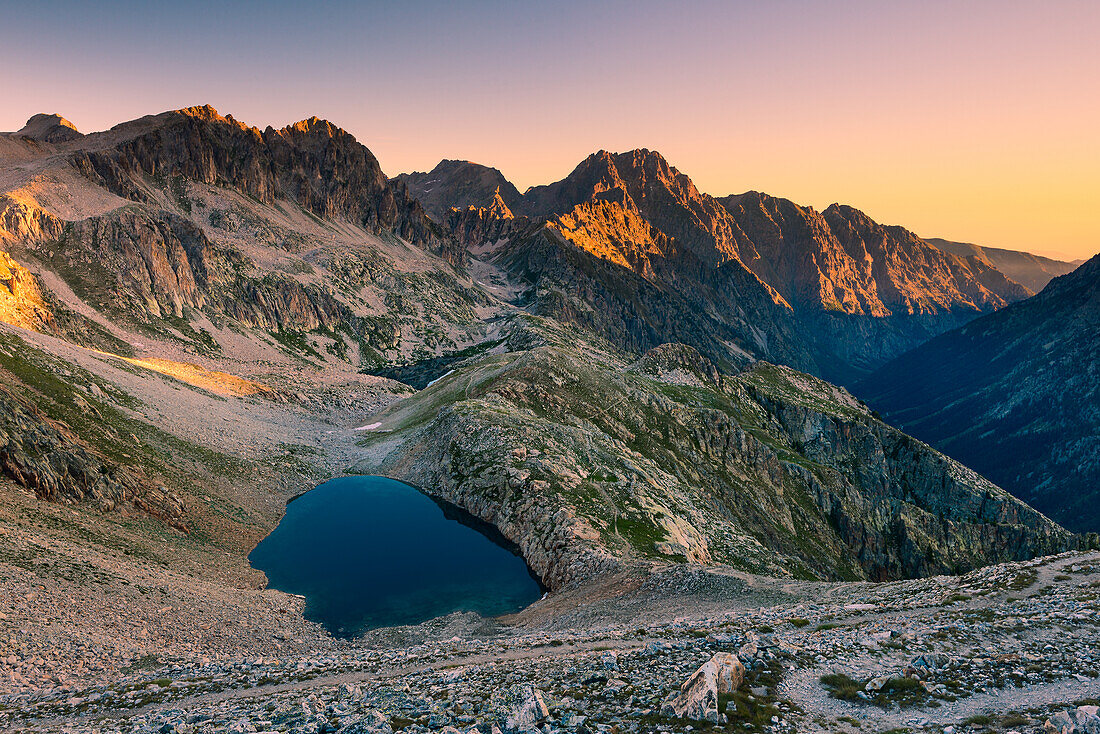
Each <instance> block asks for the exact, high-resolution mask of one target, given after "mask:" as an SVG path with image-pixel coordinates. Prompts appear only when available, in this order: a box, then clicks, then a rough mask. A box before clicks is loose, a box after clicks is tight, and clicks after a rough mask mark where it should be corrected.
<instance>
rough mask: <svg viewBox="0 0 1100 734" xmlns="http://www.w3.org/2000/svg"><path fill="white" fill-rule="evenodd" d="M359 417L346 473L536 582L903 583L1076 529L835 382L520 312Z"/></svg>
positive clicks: (1067, 541) (1066, 539)
mask: <svg viewBox="0 0 1100 734" xmlns="http://www.w3.org/2000/svg"><path fill="white" fill-rule="evenodd" d="M452 369H453V371H452V372H451V373H450V374H448V375H447V376H445V377H444V378H442V379H440V380H439V381H438V382H436V383H435V384H433V385H431V386H430V387H429V388H427V389H426V390H424V391H422V392H421V393H418V394H417V395H416V396H413V397H410V398H407V399H406V400H403V401H401V402H398V403H396V404H394V405H393V406H391V407H390V408H388V409H387V410H386V411H385V412H383V413H381V414H379V415H377V416H374V417H373V418H372V425H373V424H375V423H377V424H378V425H377V426H376V427H375V429H374V430H373V431H372V433H371V434H370V436H369V437H368V438H365V439H363V443H364V446H365V448H364V457H363V459H362V460H361V461H360V462H359V463H358V464H357V469H358V470H360V471H363V472H366V473H382V474H386V475H390V476H394V477H396V478H399V479H403V480H406V481H409V482H410V483H412V484H415V485H417V486H420V487H423V488H425V490H426V491H429V492H431V493H435V494H439V495H441V496H443V497H444V498H446V499H448V500H450V501H452V502H455V503H457V504H459V505H461V506H463V507H464V508H466V509H467V510H469V511H470V512H472V513H473V514H475V515H477V516H478V517H481V518H482V519H484V520H486V521H488V522H491V523H492V524H494V525H496V526H497V527H498V528H499V529H500V530H501V532H503V533H504V535H505V536H507V537H508V538H509V539H511V540H512V541H514V542H515V543H516V544H517V545H518V546H519V547H520V548H521V549H522V551H523V553H524V556H525V558H526V559H527V560H528V562H529V563H530V565H531V566H532V568H534V569H535V570H536V571H537V572H538V573H539V574H540V576H542V578H543V580H544V581H545V582H546V583H547V584H548V585H549V586H550V587H551V588H555V589H558V588H562V587H564V586H568V585H571V584H576V583H578V582H581V581H587V580H591V579H593V578H595V577H597V576H599V575H601V574H606V573H609V572H611V571H614V570H618V569H621V568H623V567H629V566H630V565H631V564H634V563H649V562H662V561H664V562H676V561H679V562H685V561H688V562H692V563H704V564H709V563H719V564H724V565H732V566H735V567H739V568H744V569H746V570H752V571H755V572H760V573H767V574H772V575H794V576H798V577H806V578H827V579H840V578H871V579H887V578H903V577H912V576H923V575H931V574H936V573H943V572H954V571H959V570H965V569H969V568H972V567H975V566H979V565H983V564H985V563H990V562H996V561H999V560H1006V559H1010V558H1027V557H1031V556H1033V555H1037V554H1043V553H1048V552H1054V551H1057V550H1061V549H1063V548H1067V547H1071V546H1073V545H1074V544H1075V543H1076V542H1077V541H1076V540H1075V539H1074V538H1072V537H1071V536H1070V535H1069V534H1068V533H1066V532H1065V531H1064V530H1062V529H1061V528H1059V527H1058V526H1057V525H1055V524H1054V523H1053V522H1051V521H1050V520H1048V519H1047V518H1045V517H1043V516H1042V515H1040V514H1038V513H1037V512H1035V511H1034V510H1031V509H1030V508H1028V507H1027V506H1026V505H1024V504H1023V503H1021V502H1019V501H1017V500H1015V499H1013V498H1012V497H1011V496H1010V495H1008V494H1007V493H1006V492H1004V491H1003V490H1001V489H999V488H998V487H996V486H994V485H993V484H991V483H989V482H987V481H986V480H984V479H982V478H981V477H979V476H978V475H977V474H975V473H974V472H972V471H970V470H968V469H966V468H964V467H963V466H961V465H959V464H957V463H955V462H953V461H951V460H950V459H947V458H946V457H944V456H943V455H941V454H939V453H937V452H935V451H933V450H932V449H930V448H928V447H927V446H925V445H923V444H920V443H919V442H917V441H915V440H913V439H911V438H909V437H907V436H905V435H904V434H902V433H900V432H898V431H897V430H895V429H893V428H890V427H889V426H886V425H885V424H883V423H881V422H880V421H879V420H877V419H876V418H874V417H873V416H872V415H871V413H870V411H869V410H868V409H867V408H866V407H865V406H863V405H862V404H861V403H860V402H859V401H857V400H855V399H854V398H852V397H851V396H850V395H849V394H848V393H846V392H845V391H844V390H842V389H840V388H836V387H834V386H831V385H829V384H827V383H824V382H822V381H820V380H817V379H815V378H812V377H810V376H808V375H804V374H801V373H798V372H795V371H794V370H791V369H789V368H784V367H778V366H775V365H771V364H767V363H759V364H757V365H754V366H753V367H752V368H751V369H748V370H746V371H745V372H743V373H741V374H738V375H736V376H734V377H729V376H723V375H721V374H719V373H718V371H717V370H716V369H715V368H714V367H713V365H711V364H710V363H709V362H708V361H707V360H705V359H704V358H702V357H701V356H700V355H699V354H698V353H697V352H696V351H695V350H694V349H692V348H690V347H687V346H684V345H665V346H663V347H660V348H658V349H656V350H653V351H651V352H650V353H648V354H647V355H646V356H645V358H644V359H643V360H641V361H640V362H637V363H631V362H630V361H629V360H624V359H623V356H622V355H619V354H617V353H616V352H614V351H608V350H607V349H606V348H601V347H600V346H599V345H598V344H594V343H592V342H589V341H586V340H585V338H584V337H583V336H581V335H580V334H578V333H575V332H572V331H570V330H568V329H564V330H563V329H562V328H561V327H557V326H554V325H553V323H552V322H538V321H535V322H531V323H519V324H517V325H516V327H515V331H513V332H512V334H511V335H510V336H509V339H508V350H507V351H504V352H502V353H500V354H493V355H489V356H485V357H479V358H474V359H472V360H469V361H468V362H467V363H464V364H460V365H457V366H453V367H452Z"/></svg>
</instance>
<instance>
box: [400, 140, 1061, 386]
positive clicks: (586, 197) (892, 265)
mask: <svg viewBox="0 0 1100 734" xmlns="http://www.w3.org/2000/svg"><path fill="white" fill-rule="evenodd" d="M395 180H396V181H399V182H401V183H404V184H405V185H406V186H408V188H409V190H410V192H412V193H413V195H414V196H421V197H426V198H427V199H428V200H430V201H431V209H432V212H433V213H434V216H435V217H436V218H437V219H439V220H440V221H441V222H442V223H444V224H445V225H446V227H447V228H448V229H449V230H450V232H451V233H452V234H453V235H454V236H455V238H456V239H458V240H459V241H461V242H463V243H465V244H466V246H467V247H468V248H471V251H472V252H475V253H477V256H478V257H482V258H484V259H488V260H491V261H493V262H494V263H497V264H499V265H500V266H501V267H503V268H504V269H505V270H507V271H508V272H509V273H510V274H511V275H512V276H513V277H515V278H517V279H520V280H521V281H523V282H525V283H528V284H529V286H530V288H531V294H532V295H531V297H532V299H533V301H534V308H535V309H536V310H538V311H539V312H540V313H545V314H548V315H553V316H555V317H557V318H564V319H572V320H575V321H577V323H581V324H584V325H586V326H587V327H589V328H596V329H598V330H600V332H601V333H602V334H604V335H605V336H607V337H609V338H611V339H613V340H614V341H616V343H618V344H620V345H622V346H624V347H626V348H629V349H635V350H637V349H643V350H644V349H646V348H651V347H653V346H656V345H657V344H658V343H660V341H662V340H663V339H665V338H666V337H668V336H670V335H674V336H675V338H676V339H677V340H679V341H684V342H685V343H690V344H692V345H693V346H695V347H697V348H698V349H700V350H701V351H702V352H703V353H704V354H706V355H707V356H708V357H709V358H711V359H714V360H715V361H716V363H718V364H720V365H738V364H744V361H745V358H746V356H748V357H749V358H763V359H771V360H776V361H782V362H785V363H787V364H792V365H794V366H797V367H799V368H800V369H803V370H806V371H809V372H812V373H814V374H817V375H820V376H823V377H826V378H828V379H832V380H834V381H838V382H841V383H843V384H851V383H852V382H853V381H854V380H855V379H857V378H858V377H859V376H860V375H862V374H866V373H867V372H869V371H870V370H872V369H874V368H875V367H878V366H880V365H881V364H882V363H883V362H885V361H886V360H888V359H890V358H892V357H894V356H897V355H898V354H901V353H902V352H904V351H906V350H907V349H909V348H912V347H914V346H916V345H917V344H919V343H921V342H923V341H925V340H927V339H928V338H930V337H931V336H934V335H936V334H938V333H941V332H943V331H946V330H948V329H950V328H953V327H955V326H958V325H961V324H963V323H965V322H966V321H967V320H969V319H971V318H973V317H975V316H978V315H980V314H982V313H988V312H990V311H993V310H996V309H998V308H1001V307H1003V306H1005V305H1007V304H1008V303H1012V302H1014V301H1017V300H1020V299H1022V298H1026V297H1028V296H1029V295H1032V292H1033V291H1032V290H1031V289H1029V288H1028V287H1026V286H1024V285H1022V284H1020V283H1019V282H1017V281H1015V280H1013V279H1012V278H1011V277H1008V276H1007V275H1006V274H1005V272H1003V271H1002V270H999V269H998V268H997V267H996V266H995V265H994V264H993V261H992V260H991V257H992V256H991V255H989V254H986V255H981V254H979V253H975V252H971V253H962V254H955V253H953V252H949V251H947V250H948V248H947V247H946V246H944V247H935V246H933V245H931V244H929V243H928V242H926V241H924V240H922V239H921V238H919V237H917V236H916V235H914V234H913V233H912V232H909V231H908V230H905V229H903V228H901V227H892V226H883V225H880V224H878V223H876V222H874V221H873V220H871V219H870V218H869V217H867V216H866V215H865V214H863V213H862V212H860V211H858V210H857V209H854V208H852V207H849V206H842V205H836V204H834V205H832V206H830V207H829V208H827V209H826V210H825V211H824V212H817V211H815V210H814V209H812V208H810V207H804V206H799V205H797V204H795V203H794V202H791V201H789V200H786V199H781V198H777V197H773V196H769V195H767V194H762V193H758V192H747V193H745V194H740V195H731V196H726V197H723V198H714V197H711V196H709V195H707V194H704V193H702V192H700V191H698V190H697V189H696V187H695V186H694V184H693V183H692V182H691V180H690V179H689V178H688V177H687V176H685V175H684V174H682V173H680V172H679V171H677V170H676V169H675V168H673V167H672V166H670V165H669V164H668V163H667V161H665V160H664V158H663V157H662V156H661V155H660V154H659V153H656V152H653V151H647V150H635V151H632V152H629V153H620V154H612V153H608V152H606V151H601V152H599V153H596V154H593V155H592V156H589V157H588V158H587V159H585V160H584V161H583V162H581V164H580V165H578V166H577V168H576V169H575V170H574V171H573V172H572V173H571V174H570V175H569V176H567V177H566V178H565V179H563V180H561V181H558V182H556V183H553V184H549V185H545V186H536V187H533V188H531V189H529V190H528V191H527V192H525V193H523V194H519V192H518V191H517V190H516V189H515V187H514V186H512V185H511V184H509V183H508V182H507V181H506V180H505V179H504V177H503V176H502V175H501V174H500V172H499V171H497V170H496V169H492V168H488V167H485V166H481V165H478V164H474V163H469V162H460V161H444V162H442V163H440V165H439V166H437V167H436V168H435V169H434V170H433V171H431V172H430V173H414V174H403V175H401V176H398V177H397V178H396V179H395ZM990 252H992V251H990ZM999 252H1000V251H999ZM1003 252H1007V251H1003ZM1016 255H1017V256H1018V258H1017V259H1020V260H1025V261H1028V260H1027V259H1028V258H1029V257H1030V256H1027V255H1026V253H1016ZM997 256H998V257H999V258H1000V260H998V261H999V262H1010V261H1012V259H1011V258H1010V257H1008V256H1007V255H1005V256H1001V255H997ZM1013 262H1014V261H1013ZM1028 262H1031V263H1032V264H1033V265H1034V267H1033V268H1032V270H1036V271H1037V270H1039V269H1040V268H1041V267H1047V268H1049V270H1050V272H1054V271H1057V270H1059V267H1061V266H1057V265H1055V264H1054V263H1053V262H1051V263H1043V262H1042V261H1041V260H1038V259H1034V258H1033V259H1032V260H1030V261H1028ZM1062 265H1063V266H1064V268H1065V269H1069V266H1068V265H1065V264H1062ZM1032 270H1028V269H1027V267H1025V265H1020V266H1019V267H1014V272H1016V273H1017V275H1019V276H1020V277H1024V276H1025V275H1026V279H1027V280H1028V281H1029V282H1030V283H1032V284H1037V283H1039V282H1040V281H1041V280H1042V278H1043V277H1044V275H1043V273H1041V272H1032ZM636 293H637V294H644V297H639V298H634V297H633V296H634V294H636ZM765 335H766V336H765Z"/></svg>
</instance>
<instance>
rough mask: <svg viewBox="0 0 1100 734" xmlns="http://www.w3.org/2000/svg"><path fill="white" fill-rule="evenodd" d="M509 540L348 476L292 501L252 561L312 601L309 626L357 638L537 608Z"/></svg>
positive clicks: (401, 488)
mask: <svg viewBox="0 0 1100 734" xmlns="http://www.w3.org/2000/svg"><path fill="white" fill-rule="evenodd" d="M489 535H493V536H495V537H494V538H493V539H491V538H490V537H489ZM506 543H507V541H505V540H504V539H503V538H502V537H500V535H499V533H497V532H496V530H495V528H491V527H488V526H485V525H484V524H482V523H480V522H479V521H477V520H476V519H475V518H472V517H471V516H469V515H468V514H467V513H465V512H463V511H462V510H459V509H458V508H456V507H453V506H451V505H445V504H439V503H437V502H436V501H435V500H433V499H432V498H430V497H428V496H427V495H425V494H423V493H421V492H420V491H418V490H417V489H416V488H414V487H411V486H409V485H407V484H403V483H402V482H397V481H394V480H392V479H386V478H384V477H341V478H339V479H333V480H332V481H329V482H326V483H324V484H322V485H320V486H319V487H317V488H316V489H314V490H313V491H311V492H307V493H306V494H303V495H302V496H300V497H298V498H296V499H294V500H292V501H291V502H290V503H289V504H287V508H286V515H285V516H284V517H283V519H282V521H281V522H280V523H279V525H278V527H276V528H275V530H274V531H272V533H271V534H270V535H268V536H267V537H266V538H264V539H263V541H262V542H261V543H260V544H259V545H258V546H256V549H255V550H253V551H252V553H251V554H250V555H249V561H251V563H252V566H253V567H254V568H258V569H259V570H261V571H263V572H264V573H265V574H267V577H268V580H269V585H270V586H271V587H272V588H274V589H279V590H280V591H285V592H288V593H291V594H299V595H301V596H304V597H305V598H306V609H305V615H306V618H307V619H310V620H313V621H315V622H319V623H321V624H323V625H324V626H325V628H326V629H328V630H329V632H331V633H332V634H334V635H337V636H340V637H354V636H356V635H358V634H361V633H362V632H364V631H366V630H369V629H373V628H376V627H389V626H392V625H400V624H417V623H419V622H423V621H425V620H428V619H433V618H435V617H439V616H441V615H444V614H449V613H450V612H454V611H472V612H478V613H480V614H482V615H485V616H493V615H498V614H507V613H510V612H515V611H518V610H520V609H522V608H523V607H525V606H527V605H528V604H530V603H532V602H534V601H535V600H537V599H538V598H539V597H540V596H541V595H542V589H541V587H540V585H539V583H538V582H537V581H536V580H535V578H534V577H533V576H532V574H531V572H530V570H529V569H528V568H527V564H526V563H525V562H524V561H523V559H522V558H521V557H520V556H518V555H516V553H515V552H513V550H511V549H509V548H507V547H505V544H506Z"/></svg>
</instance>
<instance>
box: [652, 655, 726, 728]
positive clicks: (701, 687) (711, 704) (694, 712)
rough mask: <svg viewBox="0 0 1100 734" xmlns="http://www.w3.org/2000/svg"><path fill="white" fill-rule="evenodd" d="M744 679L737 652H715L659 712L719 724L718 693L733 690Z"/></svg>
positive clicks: (679, 717) (664, 714)
mask: <svg viewBox="0 0 1100 734" xmlns="http://www.w3.org/2000/svg"><path fill="white" fill-rule="evenodd" d="M744 680H745V666H744V665H743V664H742V663H741V661H740V660H739V659H738V657H737V656H736V655H734V654H733V653H728V652H720V653H716V654H715V655H714V657H712V658H711V659H710V660H708V661H707V662H705V663H703V664H702V665H701V666H700V667H699V669H698V670H696V671H695V672H694V673H692V674H691V677H689V678H688V679H687V680H686V681H684V683H683V685H681V686H680V692H679V693H678V694H676V695H674V696H672V697H671V698H669V699H668V700H667V701H665V702H664V704H662V706H661V715H663V716H671V717H675V718H678V719H692V720H695V721H710V722H713V723H718V696H719V695H720V694H725V693H732V692H734V691H735V690H737V688H738V686H740V685H741V683H742V682H743V681H744Z"/></svg>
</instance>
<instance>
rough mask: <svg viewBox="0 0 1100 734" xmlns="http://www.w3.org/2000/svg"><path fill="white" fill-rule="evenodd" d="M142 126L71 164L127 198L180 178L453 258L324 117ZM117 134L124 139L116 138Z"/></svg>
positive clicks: (167, 120)
mask: <svg viewBox="0 0 1100 734" xmlns="http://www.w3.org/2000/svg"><path fill="white" fill-rule="evenodd" d="M139 123H142V124H138V123H130V124H124V125H121V126H119V127H117V128H115V129H114V130H113V131H112V132H116V136H113V137H112V139H111V142H112V144H111V145H110V146H109V147H96V146H94V145H91V146H89V147H88V148H87V149H84V150H80V151H78V152H75V153H73V154H72V155H71V157H70V160H71V162H72V164H73V165H74V166H75V167H76V168H77V169H78V170H80V171H81V172H82V173H84V174H85V175H86V176H88V177H89V178H90V179H92V180H93V181H95V182H96V183H98V184H100V185H102V186H104V187H106V188H107V189H108V190H110V191H112V192H113V193H115V194H117V195H119V196H122V197H124V198H127V199H131V200H134V201H142V202H146V201H149V200H150V196H149V192H148V191H147V187H146V183H145V181H144V177H147V176H149V177H154V176H161V177H171V176H183V177H185V178H188V179H191V180H193V181H198V182H201V183H205V184H210V185H222V186H229V187H232V188H234V189H236V190H238V191H240V192H242V193H244V194H247V195H248V196H251V197H254V198H256V199H258V200H259V201H261V202H263V203H265V204H272V203H274V201H275V200H276V198H277V197H286V198H287V199H289V200H291V201H294V202H297V203H298V204H300V205H301V206H302V207H304V208H306V209H307V210H309V211H310V212H312V213H313V214H315V215H317V216H318V217H321V218H323V219H335V218H348V219H352V220H354V221H356V222H357V223H359V224H360V225H362V226H363V227H365V228H366V229H368V230H369V231H372V232H375V233H381V232H392V233H394V234H396V235H397V236H399V237H402V238H403V239H406V240H408V241H409V242H412V243H414V244H418V245H422V246H425V247H429V248H434V249H435V250H436V251H439V252H445V253H446V254H448V255H451V256H456V255H458V253H457V252H456V251H455V250H454V249H453V248H448V247H447V242H446V240H445V238H443V237H440V236H438V234H437V233H436V232H435V231H434V228H433V226H432V224H431V222H430V220H428V218H427V217H426V216H425V215H424V212H423V210H422V209H421V208H420V205H419V204H418V203H417V202H416V200H415V199H413V198H411V197H410V196H409V194H408V191H407V190H406V188H405V187H404V186H403V185H401V184H399V183H391V182H390V181H388V180H387V179H386V177H385V176H384V175H383V173H382V169H381V168H380V167H379V165H378V161H377V159H375V157H374V156H373V155H372V154H371V152H370V151H369V150H367V149H366V148H365V147H364V146H362V145H360V144H359V143H358V142H356V140H355V138H354V137H352V136H351V135H349V134H348V133H346V132H344V131H343V130H341V129H340V128H338V127H336V126H334V125H332V124H331V123H329V122H327V121H325V120H319V119H317V118H316V117H311V118H309V119H308V120H303V121H301V122H297V123H295V124H293V125H289V126H287V127H284V128H282V129H280V130H275V129H273V128H271V127H268V128H267V129H265V130H263V131H260V130H259V129H258V128H254V127H249V126H247V125H245V124H243V123H240V122H237V121H236V120H234V119H233V118H232V117H231V116H230V117H222V116H221V115H219V114H218V113H217V111H216V110H214V109H213V108H212V107H209V106H207V107H191V108H187V109H183V110H177V111H175V112H166V113H164V114H162V115H157V116H156V117H155V118H153V119H152V120H143V121H139ZM131 128H132V132H131ZM118 136H121V137H122V138H123V139H122V140H120V141H117V142H115V139H114V138H115V137H118Z"/></svg>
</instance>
